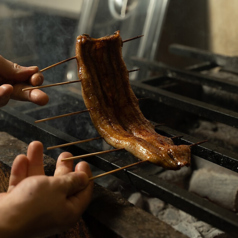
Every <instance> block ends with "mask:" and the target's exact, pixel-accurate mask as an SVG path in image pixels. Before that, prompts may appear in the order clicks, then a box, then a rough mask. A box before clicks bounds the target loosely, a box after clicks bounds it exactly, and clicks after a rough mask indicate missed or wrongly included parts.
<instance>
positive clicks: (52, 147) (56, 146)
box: [47, 136, 102, 150]
mask: <svg viewBox="0 0 238 238" xmlns="http://www.w3.org/2000/svg"><path fill="white" fill-rule="evenodd" d="M101 138H102V137H101V136H98V137H95V138H90V139H86V140H79V141H74V142H70V143H65V144H61V145H54V146H50V147H47V150H53V149H56V148H61V147H65V146H70V145H75V144H81V143H85V142H89V141H93V140H99V139H101Z"/></svg>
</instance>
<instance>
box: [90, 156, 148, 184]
mask: <svg viewBox="0 0 238 238" xmlns="http://www.w3.org/2000/svg"><path fill="white" fill-rule="evenodd" d="M147 161H149V160H142V161H139V162H136V163H133V164H129V165H126V166H124V167H121V168H118V169H114V170H111V171H109V172H105V173H102V174H99V175H96V176H94V177H91V178H89V181H91V180H94V179H96V178H101V177H103V176H106V175H108V174H112V173H115V172H118V171H120V170H123V169H127V168H130V167H132V166H135V165H138V164H142V163H145V162H147Z"/></svg>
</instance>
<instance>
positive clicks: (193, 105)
mask: <svg viewBox="0 0 238 238" xmlns="http://www.w3.org/2000/svg"><path fill="white" fill-rule="evenodd" d="M131 87H132V89H133V91H134V92H135V94H136V95H138V96H139V97H150V98H151V99H153V100H156V101H158V102H159V103H163V104H166V105H169V106H172V107H174V105H176V108H179V109H182V110H184V111H187V112H190V113H193V114H196V115H199V116H202V117H205V118H208V119H211V120H214V121H218V122H221V123H224V124H227V125H230V126H233V127H236V128H238V113H237V112H233V111H231V110H227V109H224V108H221V107H218V106H214V105H210V104H208V103H205V102H201V101H198V100H195V99H192V98H188V97H185V96H181V95H178V94H176V93H172V92H168V91H166V90H163V89H160V88H155V87H152V86H150V85H146V84H142V83H141V82H137V81H133V82H131Z"/></svg>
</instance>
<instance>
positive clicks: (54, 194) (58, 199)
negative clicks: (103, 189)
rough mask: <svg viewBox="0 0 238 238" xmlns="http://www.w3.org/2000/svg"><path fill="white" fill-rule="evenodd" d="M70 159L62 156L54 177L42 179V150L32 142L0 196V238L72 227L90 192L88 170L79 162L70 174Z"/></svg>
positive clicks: (64, 154) (56, 231) (14, 165)
mask: <svg viewBox="0 0 238 238" xmlns="http://www.w3.org/2000/svg"><path fill="white" fill-rule="evenodd" d="M69 156H71V154H70V153H68V152H64V153H62V154H61V155H60V156H59V158H58V161H57V164H56V170H55V174H54V176H52V177H48V176H45V175H44V167H43V146H42V144H41V143H40V142H37V141H35V142H32V143H31V144H30V145H29V147H28V151H27V156H25V155H18V156H17V157H16V159H15V160H14V162H13V165H12V171H11V176H10V181H9V189H8V192H7V193H4V194H2V195H1V196H0V237H6V238H7V237H24V238H26V237H34V236H39V235H51V234H56V233H59V232H61V231H63V230H66V229H68V228H70V227H71V226H73V225H74V224H75V223H76V222H77V221H78V220H79V218H80V216H81V215H82V213H83V212H84V210H85V209H86V207H87V206H88V204H89V202H90V199H91V196H92V190H93V182H89V180H88V178H89V177H91V176H92V175H91V170H90V167H89V165H88V164H87V163H86V162H80V163H78V164H77V165H76V167H75V171H74V172H72V171H73V162H72V161H62V159H63V158H66V157H69Z"/></svg>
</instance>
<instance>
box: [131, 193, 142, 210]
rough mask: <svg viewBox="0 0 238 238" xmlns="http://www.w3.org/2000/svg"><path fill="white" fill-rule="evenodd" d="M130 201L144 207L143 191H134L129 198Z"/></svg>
mask: <svg viewBox="0 0 238 238" xmlns="http://www.w3.org/2000/svg"><path fill="white" fill-rule="evenodd" d="M128 201H129V202H130V203H132V204H134V205H135V206H137V207H139V208H142V209H143V207H144V201H143V196H142V194H141V193H139V192H137V193H132V194H131V196H130V197H129V198H128Z"/></svg>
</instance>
